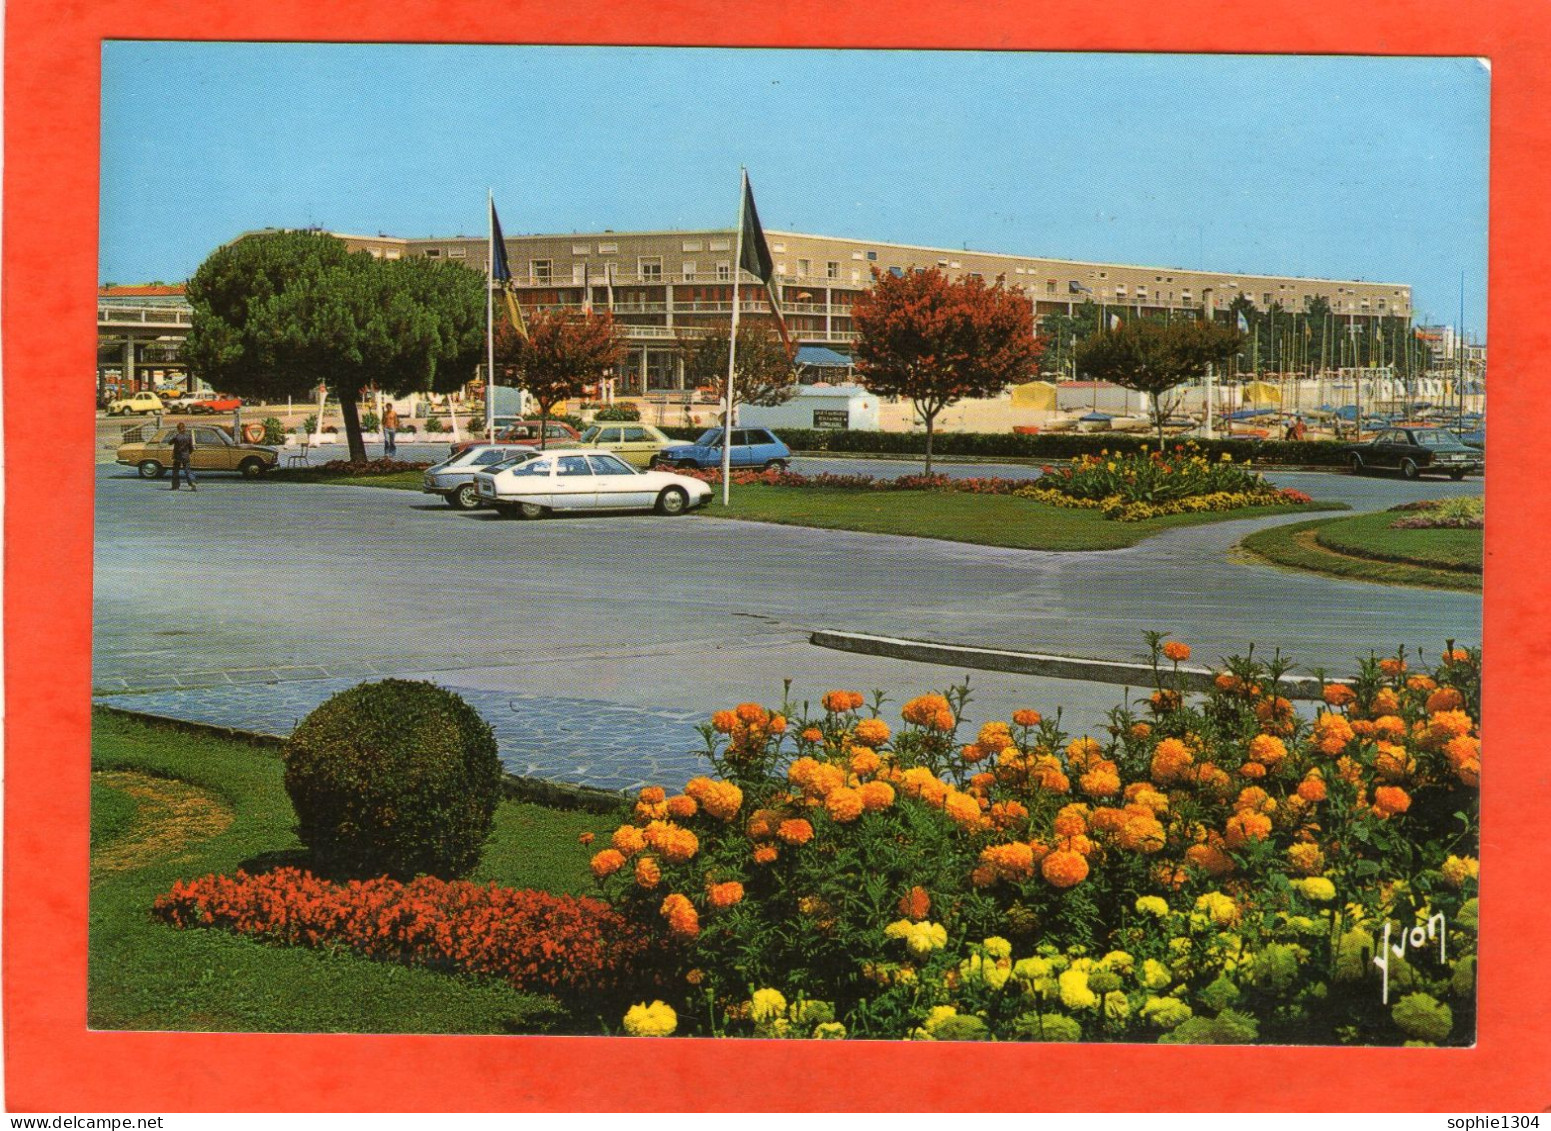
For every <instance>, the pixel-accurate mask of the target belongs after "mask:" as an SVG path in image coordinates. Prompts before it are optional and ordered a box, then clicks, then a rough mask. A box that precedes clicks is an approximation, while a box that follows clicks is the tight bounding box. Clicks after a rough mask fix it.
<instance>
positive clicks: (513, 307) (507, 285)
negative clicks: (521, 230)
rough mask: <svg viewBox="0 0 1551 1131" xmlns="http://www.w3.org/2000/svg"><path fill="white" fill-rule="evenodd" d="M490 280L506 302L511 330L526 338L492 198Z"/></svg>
mask: <svg viewBox="0 0 1551 1131" xmlns="http://www.w3.org/2000/svg"><path fill="white" fill-rule="evenodd" d="M490 280H491V282H492V283H494V284H495V285H496V286H498V287H500V288H501V297H502V298H504V299H505V300H506V313H507V316H508V317H509V318H510V319H511V321H512V329H514V330H516V331H517V333H519V334H521V335H522V336H523V337H524V338H526V337H527V336H528V326H527V323H525V322H524V321H523V320H522V310H521V309H520V308H519V307H518V305H517V296H516V295H514V294H513V293H512V269H511V265H510V264H509V263H508V262H507V260H506V237H504V236H503V235H501V218H500V217H499V216H497V215H496V213H495V199H494V198H493V197H492V198H491V200H490Z"/></svg>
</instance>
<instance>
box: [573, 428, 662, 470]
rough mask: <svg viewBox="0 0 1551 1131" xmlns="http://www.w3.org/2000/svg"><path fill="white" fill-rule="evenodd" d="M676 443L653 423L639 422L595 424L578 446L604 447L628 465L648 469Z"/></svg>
mask: <svg viewBox="0 0 1551 1131" xmlns="http://www.w3.org/2000/svg"><path fill="white" fill-rule="evenodd" d="M673 442H674V441H673V440H672V439H671V438H669V437H667V436H664V435H663V434H662V432H661V431H659V430H658V429H656V428H653V427H652V426H651V425H650V424H639V423H636V422H635V421H628V420H627V421H609V422H607V423H599V424H594V425H592V426H591V427H589V428H588V429H587V431H585V432H583V433H582V438H581V439H580V440H578V441H576V443H575V445H574V446H576V447H587V448H602V449H603V450H604V451H606V452H613V453H614V454H615V455H617V456H619V458H620V459H622V460H624V461H625V462H626V463H630V464H634V465H635V466H636V467H648V466H650V464H651V462H652V457H654V456H655V455H656V454H657V453H658V452H660V451H662V450H663V449H664V448H666V447H667V446H668V445H669V444H671V443H673Z"/></svg>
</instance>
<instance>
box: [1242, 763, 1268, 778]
mask: <svg viewBox="0 0 1551 1131" xmlns="http://www.w3.org/2000/svg"><path fill="white" fill-rule="evenodd" d="M1239 776H1240V777H1241V778H1249V779H1250V781H1259V780H1260V779H1261V778H1263V777H1265V776H1266V768H1265V767H1264V766H1262V765H1261V764H1260V763H1259V762H1245V763H1244V764H1243V765H1242V766H1240V767H1239Z"/></svg>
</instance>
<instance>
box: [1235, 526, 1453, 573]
mask: <svg viewBox="0 0 1551 1131" xmlns="http://www.w3.org/2000/svg"><path fill="white" fill-rule="evenodd" d="M1399 517H1401V516H1400V515H1399V514H1396V513H1394V512H1390V511H1379V512H1377V513H1374V514H1361V515H1353V516H1351V517H1350V518H1337V519H1318V520H1315V521H1313V522H1299V523H1293V524H1292V525H1290V526H1278V527H1273V528H1272V529H1270V530H1261V531H1257V532H1256V533H1254V534H1251V535H1250V536H1249V537H1247V538H1245V539H1244V541H1243V542H1241V543H1240V545H1241V546H1242V547H1243V548H1244V549H1245V550H1248V551H1249V552H1250V553H1252V554H1254V555H1255V556H1257V557H1260V558H1263V559H1265V560H1266V561H1269V562H1272V563H1273V564H1275V565H1281V566H1288V567H1291V568H1294V569H1305V570H1310V571H1313V572H1315V573H1325V574H1330V575H1331V576H1334V577H1346V578H1351V579H1353V580H1358V581H1372V582H1376V583H1379V584H1383V585H1411V586H1421V587H1426V588H1432V589H1459V590H1465V591H1479V590H1480V589H1481V566H1482V536H1481V535H1482V532H1481V531H1479V530H1460V529H1450V528H1442V529H1433V530H1395V529H1393V528H1392V527H1391V526H1390V523H1392V522H1394V521H1395V519H1397V518H1399Z"/></svg>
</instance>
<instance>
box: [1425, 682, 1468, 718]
mask: <svg viewBox="0 0 1551 1131" xmlns="http://www.w3.org/2000/svg"><path fill="white" fill-rule="evenodd" d="M1464 706H1465V697H1464V696H1463V695H1461V694H1460V693H1459V691H1458V690H1457V689H1455V688H1453V687H1440V688H1438V690H1437V691H1434V692H1433V693H1432V694H1431V695H1429V696H1428V697H1427V713H1428V714H1429V715H1436V714H1438V713H1439V712H1440V711H1458V710H1460V709H1461V708H1462V707H1464Z"/></svg>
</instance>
